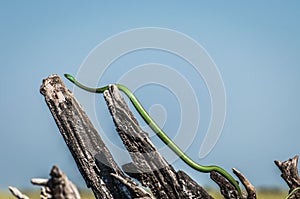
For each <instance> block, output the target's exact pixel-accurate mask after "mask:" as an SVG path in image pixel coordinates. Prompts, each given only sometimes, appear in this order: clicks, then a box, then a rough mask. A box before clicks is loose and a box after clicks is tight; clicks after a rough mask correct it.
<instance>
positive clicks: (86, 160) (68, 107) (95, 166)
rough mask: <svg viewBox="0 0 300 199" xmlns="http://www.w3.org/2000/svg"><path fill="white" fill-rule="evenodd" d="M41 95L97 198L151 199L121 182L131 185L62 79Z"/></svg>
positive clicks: (44, 88)
mask: <svg viewBox="0 0 300 199" xmlns="http://www.w3.org/2000/svg"><path fill="white" fill-rule="evenodd" d="M40 92H41V93H42V94H43V95H44V96H45V100H46V103H47V105H48V107H49V109H50V111H51V113H52V115H53V117H54V119H55V122H56V124H57V126H58V128H59V130H60V132H61V134H62V136H63V138H64V140H65V142H66V144H67V146H68V148H69V150H70V152H71V153H72V155H73V158H74V160H75V162H76V163H77V166H78V168H79V171H80V172H81V174H82V176H83V178H84V180H85V182H86V184H87V186H88V187H90V188H91V189H92V191H93V192H94V195H95V197H96V198H99V199H100V198H103V199H106V198H107V199H110V198H125V199H126V198H150V195H149V194H148V193H147V192H146V191H144V190H143V189H142V188H140V187H139V186H138V185H137V183H135V182H134V181H131V182H130V183H127V184H124V183H123V180H120V179H124V181H130V179H129V178H128V177H127V176H126V175H125V174H124V173H123V172H122V171H121V169H120V168H119V167H118V165H117V164H116V162H115V161H114V159H113V157H112V155H111V153H110V152H109V150H108V149H107V147H106V146H105V144H104V143H103V141H102V139H101V138H100V136H99V134H98V133H97V131H96V129H95V128H94V126H93V125H92V123H91V122H90V120H89V118H88V117H87V115H86V113H85V112H84V111H83V110H82V108H81V106H80V105H79V103H78V102H77V100H76V99H75V98H74V96H73V94H72V93H71V92H70V91H69V90H68V89H67V88H66V87H65V85H64V84H63V82H62V80H61V78H60V77H59V76H57V75H51V76H49V77H48V78H47V79H45V80H44V81H43V85H42V86H41V89H40ZM112 174H113V175H112ZM115 176H118V177H117V178H116V177H115ZM129 184H130V186H129Z"/></svg>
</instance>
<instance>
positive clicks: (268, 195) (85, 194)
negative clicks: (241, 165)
mask: <svg viewBox="0 0 300 199" xmlns="http://www.w3.org/2000/svg"><path fill="white" fill-rule="evenodd" d="M208 192H209V194H211V196H213V197H214V198H215V199H223V197H222V195H221V194H220V193H219V192H218V191H217V190H209V191H208ZM23 193H24V194H26V195H27V196H29V198H30V199H39V198H40V192H39V191H26V190H25V191H23ZM80 196H81V198H82V199H95V197H94V195H93V193H92V192H91V191H89V190H83V191H82V190H81V191H80ZM286 196H287V191H284V190H259V191H258V192H257V198H258V199H284V198H285V197H286ZM0 198H5V199H16V198H15V197H13V196H12V194H10V193H9V192H8V191H7V192H3V191H2V192H0Z"/></svg>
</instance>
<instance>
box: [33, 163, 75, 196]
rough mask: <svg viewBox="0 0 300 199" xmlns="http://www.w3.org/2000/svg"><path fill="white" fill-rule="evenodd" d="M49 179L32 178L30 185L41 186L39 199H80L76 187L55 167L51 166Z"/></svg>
mask: <svg viewBox="0 0 300 199" xmlns="http://www.w3.org/2000/svg"><path fill="white" fill-rule="evenodd" d="M50 176H51V177H50V179H37V178H33V179H32V180H31V183H32V184H34V185H38V186H42V191H41V198H43V199H80V195H79V192H78V189H77V188H76V186H75V185H74V184H73V183H72V182H71V181H70V180H69V179H68V177H67V176H66V175H65V174H64V173H63V172H62V171H61V170H60V169H59V168H58V167H57V166H53V167H52V169H51V172H50Z"/></svg>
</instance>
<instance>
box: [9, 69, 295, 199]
mask: <svg viewBox="0 0 300 199" xmlns="http://www.w3.org/2000/svg"><path fill="white" fill-rule="evenodd" d="M40 92H41V93H42V94H43V95H44V96H45V101H46V103H47V105H48V107H49V109H50V111H51V113H52V116H53V118H54V119H55V122H56V124H57V126H58V128H59V130H60V132H61V134H62V136H63V138H64V140H65V142H66V144H67V146H68V148H69V150H70V152H71V154H72V155H73V158H74V160H75V162H76V163H77V166H78V168H79V171H80V172H81V174H82V176H83V178H84V180H85V182H86V184H87V186H88V187H89V188H91V189H92V191H93V193H94V195H95V197H96V198H99V199H100V198H105V199H106V198H107V199H112V198H118V199H119V198H121V199H122V198H125V199H126V198H128V199H129V198H140V199H141V198H143V199H150V198H152V197H155V198H172V199H173V198H180V199H185V198H202V199H206V198H208V199H212V197H211V196H210V195H209V194H208V193H207V192H206V191H205V190H204V189H203V188H202V187H201V186H200V185H199V184H197V183H196V182H195V181H194V180H192V179H191V178H190V177H189V176H188V175H187V174H186V173H185V172H183V171H178V172H177V171H175V170H174V168H173V167H172V166H171V165H169V164H168V163H167V161H166V160H165V159H164V158H163V157H162V156H161V155H160V154H159V153H158V151H157V149H156V147H155V146H154V145H153V144H152V142H151V141H150V139H149V137H148V135H147V133H145V132H143V131H142V129H141V128H140V126H139V124H138V122H137V120H136V119H135V117H134V116H133V114H132V112H131V111H130V110H129V108H128V106H127V104H126V103H125V101H124V99H123V97H122V96H121V94H120V92H119V90H118V88H117V87H116V86H114V85H111V86H109V89H108V90H107V91H105V92H104V98H105V100H106V102H107V105H108V108H109V110H110V113H111V115H112V118H113V121H114V123H115V126H116V130H117V132H118V134H119V136H120V137H121V139H122V141H123V143H124V145H125V147H126V149H127V150H128V152H129V154H130V156H131V159H132V162H131V163H129V164H126V165H123V166H122V169H123V170H121V169H120V168H119V166H118V165H117V164H116V162H115V161H114V159H113V157H112V155H111V153H110V152H109V149H108V148H107V147H106V146H105V144H104V142H103V141H102V139H101V137H100V136H99V134H98V133H97V131H96V129H95V128H94V127H93V125H92V123H91V122H90V120H89V118H88V117H87V115H86V113H85V112H84V111H83V109H82V107H81V106H80V104H79V103H78V102H77V100H76V99H75V98H74V96H73V94H72V93H71V92H70V91H69V90H68V89H67V88H66V87H65V85H64V84H63V82H62V80H61V79H60V77H59V76H57V75H51V76H49V77H48V78H47V79H45V80H43V85H42V86H41V89H40ZM275 163H276V165H277V166H278V167H279V169H280V170H281V172H282V177H283V179H284V180H285V181H286V182H287V184H288V186H289V187H290V192H292V191H293V190H294V189H295V188H297V187H300V178H299V175H298V170H297V163H298V156H296V157H294V158H293V159H289V160H287V161H285V162H280V161H278V160H276V161H275ZM123 171H124V172H125V173H126V174H127V175H129V176H130V177H132V178H135V179H137V180H138V181H140V182H141V184H142V185H143V186H145V187H148V188H150V190H151V192H152V194H153V196H152V195H151V194H150V193H148V192H147V191H145V189H144V188H143V187H141V186H140V185H138V184H137V183H136V182H135V181H134V180H132V179H131V178H130V177H127V175H125V173H124V172H123ZM233 171H234V173H235V174H236V175H237V176H238V178H239V179H240V181H241V182H242V184H243V185H244V187H245V188H246V192H247V194H246V195H245V196H243V198H247V199H256V191H255V188H254V186H253V185H252V184H251V183H250V182H249V181H248V180H247V178H246V177H245V176H244V175H243V174H242V173H241V172H239V171H238V170H236V169H233ZM50 175H51V178H50V179H49V180H47V179H46V180H45V179H33V181H32V183H33V184H38V185H41V186H43V189H44V193H42V196H43V194H44V195H45V197H44V198H53V199H62V198H75V199H76V198H80V196H79V194H78V192H77V189H76V188H75V186H73V184H72V183H71V182H68V180H67V178H66V176H64V174H63V173H62V172H61V171H60V170H59V169H58V168H57V167H53V169H52V171H51V173H50ZM211 179H212V180H214V181H215V182H216V183H217V184H218V185H219V187H220V191H221V193H222V194H223V196H224V197H225V198H226V199H234V198H240V197H239V196H238V194H237V190H235V188H234V186H233V185H231V184H230V183H229V182H228V181H227V180H226V179H225V178H224V177H223V176H222V175H220V174H219V173H217V172H211ZM43 189H42V190H43ZM10 190H11V192H12V193H13V194H14V195H15V196H16V197H17V198H24V199H25V198H26V197H27V196H26V195H24V194H22V193H21V192H19V191H18V190H17V189H16V188H14V187H10ZM66 193H68V194H66ZM72 194H73V195H72ZM67 195H68V196H67ZM42 196H41V197H42ZM69 196H70V197H69ZM42 198H43V197H42ZM290 198H299V199H300V193H299V192H297V191H296V192H295V193H294V194H293V195H292V196H291V197H290ZM26 199H28V197H27V198H26Z"/></svg>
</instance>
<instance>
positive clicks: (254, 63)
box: [0, 0, 300, 189]
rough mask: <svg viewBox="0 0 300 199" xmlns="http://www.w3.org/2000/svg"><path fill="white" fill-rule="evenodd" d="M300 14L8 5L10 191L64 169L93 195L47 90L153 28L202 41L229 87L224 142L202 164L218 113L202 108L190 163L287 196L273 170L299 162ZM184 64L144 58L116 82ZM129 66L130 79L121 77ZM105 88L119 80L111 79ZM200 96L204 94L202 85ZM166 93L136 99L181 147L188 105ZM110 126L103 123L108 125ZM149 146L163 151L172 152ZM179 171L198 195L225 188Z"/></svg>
mask: <svg viewBox="0 0 300 199" xmlns="http://www.w3.org/2000/svg"><path fill="white" fill-rule="evenodd" d="M299 8H300V3H299V1H277V0H274V1H251V2H250V1H247V2H246V1H226V2H225V1H209V2H208V1H188V2H185V3H184V2H183V1H163V2H160V1H144V2H141V1H130V3H129V2H127V3H125V2H124V1H123V2H121V1H120V2H110V3H109V2H107V1H106V2H103V1H88V2H83V1H63V2H62V1H43V2H42V1H1V2H0V38H1V39H0V67H1V71H2V72H1V78H0V83H1V85H2V92H1V98H0V99H1V103H0V110H1V111H0V125H1V132H0V135H1V138H0V151H1V152H0V161H1V164H0V188H1V189H6V188H7V186H9V185H14V186H17V187H20V188H26V187H31V185H30V179H31V178H33V177H48V173H49V171H50V169H51V167H52V165H54V164H56V165H58V166H59V167H60V168H61V169H62V170H63V171H64V172H65V173H67V175H68V176H69V178H70V179H71V180H73V181H74V182H75V184H78V185H79V186H81V187H84V183H83V181H82V179H81V176H80V174H79V172H78V170H77V168H76V165H75V163H74V162H73V159H72V157H71V155H70V152H69V151H68V149H67V147H66V145H65V143H64V141H63V139H62V136H61V135H60V134H59V131H58V128H57V127H56V125H55V122H54V120H53V118H52V116H51V114H50V112H49V110H48V108H47V106H46V104H45V102H44V98H43V96H42V95H41V94H40V93H39V87H40V85H41V83H42V79H43V78H45V77H47V76H48V75H50V74H59V75H63V74H64V73H70V74H77V73H78V71H79V68H80V66H81V65H82V64H83V62H84V60H85V59H86V58H87V56H88V55H89V53H90V52H91V51H92V50H93V49H94V48H95V47H96V46H97V45H98V44H99V43H101V42H103V41H104V40H106V39H107V38H109V37H111V36H113V35H116V34H118V33H120V32H123V31H127V30H131V29H134V28H143V27H160V28H167V29H172V30H175V31H178V32H181V33H183V34H185V35H188V36H189V37H191V38H193V39H194V40H195V41H196V42H198V43H199V44H200V45H202V47H203V48H204V49H205V50H206V51H207V53H208V54H209V55H210V57H211V58H212V60H213V61H214V63H215V64H216V66H217V67H218V70H219V72H220V75H221V77H222V79H223V83H224V87H225V91H226V110H227V111H226V119H225V125H224V128H223V131H222V134H221V136H220V139H219V140H218V142H217V143H216V145H215V146H214V148H213V150H212V151H211V152H210V153H209V154H208V155H207V156H205V157H204V158H199V147H200V145H201V143H202V142H201V140H203V138H204V135H203V133H201V128H203V129H204V130H205V129H206V128H207V126H208V124H209V118H210V112H209V110H210V107H209V101H208V99H206V98H207V97H205V96H204V97H203V103H204V104H201V105H200V106H201V107H200V109H201V110H202V111H203V112H201V119H202V120H201V121H200V123H199V125H200V130H199V135H198V134H197V136H196V137H195V140H194V141H193V143H191V145H190V146H189V148H188V150H187V151H186V153H187V154H189V155H190V156H191V157H192V158H193V159H195V160H196V161H197V162H201V163H203V164H204V165H206V164H217V165H220V166H222V167H224V168H225V169H226V170H228V171H230V168H232V167H235V168H238V169H239V170H240V171H241V172H243V173H244V174H245V175H246V177H248V178H249V180H250V181H251V182H252V183H253V184H254V185H255V186H257V187H259V186H281V187H286V185H285V184H284V182H283V180H282V179H281V177H280V172H279V170H278V169H277V168H276V166H275V164H274V163H273V161H274V160H275V159H278V160H286V159H288V158H290V157H293V156H294V155H297V154H299V153H300V150H299V139H300V134H299V129H300V117H299V113H300V105H299V102H300V89H299V88H300V56H299V52H300V39H299V35H300V12H299ZM181 62H182V60H180V59H178V57H176V56H172V55H170V54H168V53H164V52H158V51H155V50H149V51H147V50H145V51H143V52H141V53H140V54H139V53H138V52H137V54H136V55H128V57H126V55H125V56H124V57H123V58H122V59H119V60H118V62H117V63H114V64H115V66H113V67H112V69H111V70H112V72H111V73H114V72H116V71H122V72H124V73H126V72H127V71H129V70H130V69H131V68H130V67H132V68H133V67H136V66H138V65H142V64H147V63H161V64H164V65H168V66H170V67H173V66H174V67H175V65H176V66H177V67H178V65H181V64H184V63H181ZM121 65H124V68H122V69H120V68H118V67H120V66H121ZM125 66H126V67H125ZM175 68H176V67H175ZM184 71H186V70H185V69H184V70H181V71H180V72H181V73H184V75H185V78H186V79H187V80H189V79H193V77H192V73H189V72H186V73H185V72H184ZM108 72H109V71H108ZM118 74H119V75H120V76H122V74H120V73H118ZM189 75H191V76H189ZM146 76H147V74H145V77H146ZM105 78H106V81H109V80H110V79H112V80H116V79H117V78H120V77H113V76H111V77H110V75H109V73H108V75H107V76H106V77H105ZM139 78H141V77H139ZM165 78H168V76H166V77H165ZM85 80H86V82H88V79H85ZM192 82H193V84H195V82H194V80H193V81H192ZM66 84H67V86H68V87H69V88H70V89H72V88H73V85H71V84H70V83H66ZM200 84H204V83H203V81H202V80H201V79H200V80H199V85H200ZM194 88H197V86H194ZM201 88H202V87H201V86H199V89H201ZM146 89H147V88H146ZM151 89H152V90H151ZM160 89H161V87H159V86H157V87H156V90H155V87H153V88H149V89H148V91H147V92H142V88H141V89H139V90H137V95H139V97H140V98H141V101H143V102H144V103H145V107H146V108H147V109H149V108H150V107H151V104H161V106H156V109H155V107H154V108H153V109H152V111H151V113H152V114H153V115H156V117H157V118H158V119H159V117H160V116H159V113H160V114H161V115H163V117H164V118H165V119H162V120H165V121H164V122H165V125H164V129H165V130H166V132H170V137H172V136H173V135H172V132H175V131H176V129H175V128H178V124H177V121H178V120H179V119H180V117H179V116H178V115H177V112H178V111H176V110H177V108H178V107H177V106H176V104H177V105H178V103H177V102H176V100H174V99H173V98H174V96H173V98H172V94H170V93H168V92H167V93H166V92H160ZM161 90H162V91H164V90H163V89H161ZM151 92H152V93H151ZM156 92H158V93H159V94H155V93H156ZM196 92H197V91H196ZM206 92H207V91H206ZM153 93H154V94H153ZM204 93H205V92H204ZM87 95H88V94H87ZM153 95H156V96H155V97H153ZM198 95H201V92H199V93H198V92H197V96H198ZM206 95H207V93H206ZM169 97H171V99H173V100H174V103H173V102H172V100H171V99H170V100H169V99H168V98H169ZM96 99H97V100H99V104H100V105H96V108H97V109H101V108H104V109H103V110H105V111H106V113H105V114H106V117H104V118H105V119H103V120H104V122H103V123H104V124H103V128H106V129H109V130H106V134H107V137H108V139H109V140H110V141H111V142H115V144H116V146H118V147H122V144H121V142H120V140H118V138H117V137H116V136H115V132H114V127H113V126H112V122H111V120H110V117H109V115H108V113H107V110H106V109H105V103H104V101H103V99H102V98H101V97H97V98H96ZM200 99H201V97H200ZM152 100H153V101H152ZM171 102H172V103H171ZM81 103H82V104H84V102H83V101H82V102H81ZM101 104H102V105H101ZM205 104H207V106H205ZM172 110H173V111H174V110H175V112H172ZM97 111H98V110H96V112H97ZM155 111H157V112H155ZM99 112H100V110H99ZM88 113H89V112H88ZM98 114H99V113H98ZM101 114H102V113H100V114H99V115H98V116H97V117H101V118H103V117H102V116H101ZM178 118H179V119H178ZM192 119H193V118H192ZM192 119H191V120H192ZM162 123H163V122H162ZM202 123H203V125H202ZM203 129H202V130H203ZM107 131H109V132H107ZM109 133H111V134H109ZM150 134H151V133H150ZM151 135H152V136H151V137H152V139H153V141H154V143H155V144H156V145H157V147H158V148H162V147H163V146H164V145H163V144H162V143H161V142H160V141H159V140H158V139H157V138H156V137H155V136H153V134H151ZM116 156H117V155H116ZM120 162H122V160H120ZM172 164H173V165H174V166H175V168H176V169H182V170H185V171H186V172H188V173H189V174H190V175H191V176H193V178H194V179H196V180H197V181H198V182H199V183H200V184H204V185H209V186H216V185H215V184H214V183H213V182H212V181H211V180H209V178H208V174H201V173H198V172H195V171H192V170H191V169H190V168H188V167H187V166H186V165H185V164H184V163H182V162H181V161H180V160H177V161H175V162H173V163H172Z"/></svg>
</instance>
